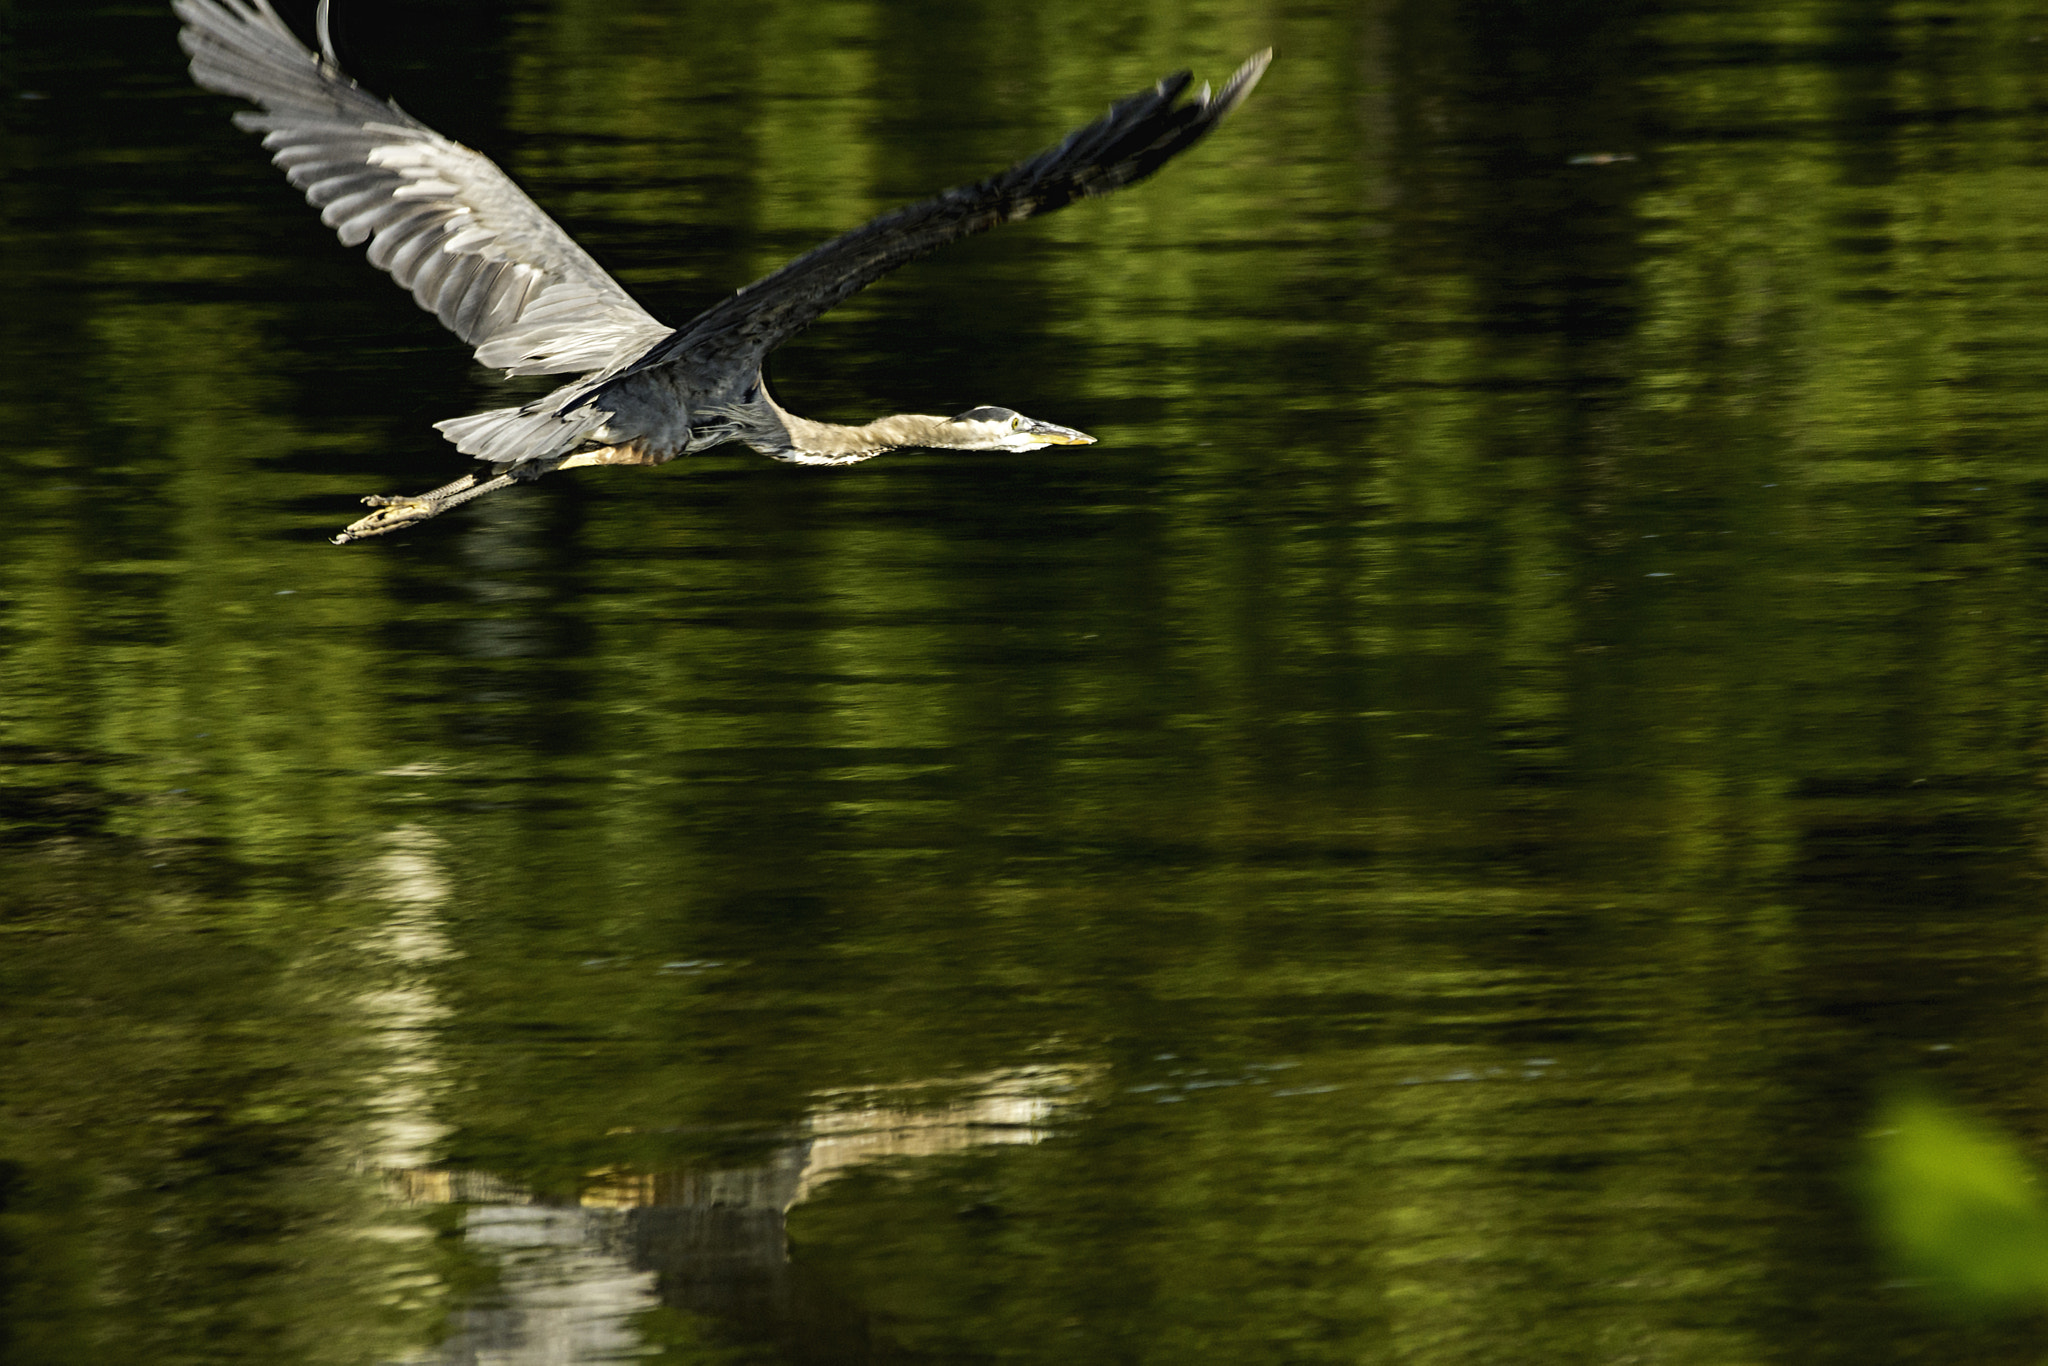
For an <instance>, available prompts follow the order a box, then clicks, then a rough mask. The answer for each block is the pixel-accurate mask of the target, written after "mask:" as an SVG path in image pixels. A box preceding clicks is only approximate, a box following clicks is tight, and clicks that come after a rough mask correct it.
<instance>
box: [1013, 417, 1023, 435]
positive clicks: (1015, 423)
mask: <svg viewBox="0 0 2048 1366" xmlns="http://www.w3.org/2000/svg"><path fill="white" fill-rule="evenodd" d="M1023 425H1024V419H1023V418H1021V417H1013V418H1011V419H1010V430H1011V431H1013V432H1014V431H1016V430H1017V429H1018V428H1019V427H1021V426H1023Z"/></svg>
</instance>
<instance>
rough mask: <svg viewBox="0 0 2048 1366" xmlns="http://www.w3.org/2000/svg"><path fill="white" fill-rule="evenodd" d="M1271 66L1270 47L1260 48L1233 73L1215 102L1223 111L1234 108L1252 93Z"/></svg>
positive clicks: (1271, 51)
mask: <svg viewBox="0 0 2048 1366" xmlns="http://www.w3.org/2000/svg"><path fill="white" fill-rule="evenodd" d="M1272 64H1273V49H1272V48H1270V47H1268V48H1261V49H1260V50H1259V51H1257V52H1254V53H1253V54H1252V55H1251V56H1249V57H1247V58H1245V60H1244V65H1243V66H1240V67H1239V68H1238V69H1237V70H1236V71H1235V72H1233V73H1232V74H1231V77H1230V80H1229V81H1227V82H1226V83H1225V84H1224V86H1223V93H1222V94H1221V95H1218V96H1217V97H1216V102H1217V103H1218V104H1220V105H1222V106H1223V108H1224V110H1225V111H1228V110H1231V109H1234V108H1236V107H1237V105H1239V104H1240V103H1242V102H1243V100H1244V97H1245V96H1247V95H1249V94H1251V93H1252V90H1253V88H1254V87H1255V86H1257V85H1258V83H1259V78H1260V77H1261V76H1263V75H1265V74H1266V68H1267V67H1269V66H1271V65H1272Z"/></svg>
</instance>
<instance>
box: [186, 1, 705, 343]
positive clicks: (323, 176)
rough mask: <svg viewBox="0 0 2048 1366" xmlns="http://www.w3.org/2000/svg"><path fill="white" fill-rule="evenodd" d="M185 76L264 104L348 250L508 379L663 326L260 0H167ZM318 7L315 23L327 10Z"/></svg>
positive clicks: (259, 120)
mask: <svg viewBox="0 0 2048 1366" xmlns="http://www.w3.org/2000/svg"><path fill="white" fill-rule="evenodd" d="M172 8H173V9H175V10H176V11H177V14H178V17H179V18H180V19H181V20H183V21H184V25H185V27H184V29H183V30H182V32H180V34H179V42H180V43H181V44H182V45H183V46H184V49H185V51H186V53H187V54H188V55H189V56H190V57H191V58H192V79H193V80H195V81H197V82H198V83H199V84H200V85H201V86H204V87H205V88H206V89H208V90H214V91H218V92H220V93H221V94H224V95H237V96H240V97H241V98H243V99H245V100H248V101H250V102H251V103H253V104H255V105H257V106H258V108H259V109H260V110H261V112H260V113H242V114H237V115H236V116H235V123H236V124H237V125H238V126H240V127H242V128H245V129H249V130H251V131H253V132H259V133H262V134H263V135H264V136H263V146H264V149H265V150H266V151H268V152H269V153H270V154H271V160H272V161H273V162H275V163H276V164H277V165H278V166H279V167H280V168H281V169H283V170H284V172H285V175H286V178H287V179H288V180H289V181H290V182H291V183H292V185H293V186H294V187H296V188H298V189H300V190H303V191H305V194H306V200H307V202H308V203H310V204H311V205H312V206H313V207H314V208H317V209H319V210H321V214H320V218H321V221H322V222H324V223H325V224H327V226H329V227H331V228H333V229H334V230H335V231H336V232H337V233H338V234H339V235H340V237H341V240H342V242H343V244H344V245H347V246H358V245H360V244H361V243H363V242H365V241H368V242H369V243H370V250H369V260H370V263H371V264H372V265H374V266H376V267H377V268H378V269H380V270H387V271H389V272H390V273H391V275H392V278H393V279H395V280H397V282H398V283H399V284H401V285H403V286H405V287H406V288H408V289H410V290H411V291H412V295H413V298H414V299H415V300H416V301H417V302H418V303H419V305H420V307H422V308H424V309H426V310H427V311H428V312H430V313H433V314H434V315H435V316H437V317H438V318H440V320H441V322H442V324H443V325H445V326H446V327H447V328H448V329H449V330H450V331H451V332H453V333H455V335H457V336H458V337H460V338H462V339H463V340H464V341H465V342H468V343H469V344H470V345H471V346H473V347H475V348H476V357H477V359H478V360H479V361H481V362H483V363H484V364H485V365H492V366H497V367H499V368H502V369H505V370H508V371H510V372H512V373H513V374H521V375H544V374H557V373H560V372H563V371H588V370H604V369H609V368H611V367H614V366H616V365H619V364H621V363H623V362H625V361H627V360H630V359H631V358H632V357H634V356H636V355H638V354H640V353H641V352H643V351H645V350H646V349H647V348H648V347H649V346H652V345H653V344H654V343H655V342H657V341H659V340H660V339H661V338H662V337H664V336H666V335H668V332H669V328H668V327H667V326H665V325H664V324H662V323H661V322H659V321H657V320H656V319H655V318H654V317H652V316H651V315H650V314H648V312H647V311H646V310H645V309H643V308H642V307H640V305H639V304H638V303H637V302H635V300H634V299H633V297H632V296H631V295H630V294H628V293H626V291H625V290H624V289H623V288H622V287H620V285H619V283H618V282H617V281H616V280H614V279H612V277H611V276H610V275H608V274H606V273H605V271H604V268H603V267H601V266H599V265H598V264H597V262H595V261H593V260H592V259H591V258H590V256H589V255H588V254H587V253H586V252H585V251H584V250H583V249H582V248H581V247H579V246H577V245H576V243H575V241H574V240H573V239H571V238H570V236H569V235H568V234H567V233H565V232H563V231H562V229H561V228H560V227H559V226H558V225H557V224H556V223H555V221H554V220H553V219H551V218H549V217H548V216H547V214H545V213H544V212H542V211H541V209H540V207H539V206H538V205H536V204H535V203H534V202H533V201H532V200H531V199H529V198H527V197H526V195H525V193H523V192H522V191H521V190H520V189H519V187H518V186H517V185H514V184H513V183H512V181H511V180H510V178H508V177H507V176H506V175H505V173H504V172H503V171H501V170H499V169H498V168H497V166H496V165H494V164H493V163H492V162H491V160H490V159H489V158H488V157H485V156H482V155H479V154H478V153H476V152H472V151H471V150H469V149H468V148H467V147H464V146H461V145H460V144H458V143H455V142H451V141H449V140H448V139H447V138H444V137H442V136H441V135H440V134H439V133H436V132H435V131H434V130H433V129H431V128H429V127H427V126H426V125H425V124H423V123H421V122H419V121H418V120H417V119H415V118H413V117H412V116H411V115H410V114H407V113H406V112H405V111H404V110H402V109H400V108H399V107H398V106H397V105H395V104H390V103H387V102H385V101H383V100H379V99H377V98H376V97H375V96H373V95H371V94H369V93H368V92H367V91H365V90H363V89H361V88H360V87H359V86H357V85H356V83H355V82H354V81H351V80H349V79H348V78H347V77H346V76H345V75H343V74H342V72H341V70H340V69H339V68H338V67H337V66H336V65H335V64H334V62H333V61H332V59H331V57H323V56H319V55H316V54H315V53H314V52H313V51H312V50H311V49H309V48H308V47H306V45H305V44H304V43H302V42H300V41H299V39H298V37H297V35H295V34H294V33H293V32H292V31H291V29H290V28H289V27H287V26H286V25H285V23H284V21H283V20H282V19H280V18H279V17H278V15H277V12H276V11H275V10H274V9H272V8H271V5H270V0H173V5H172ZM324 11H325V6H324V5H323V6H322V16H321V17H322V19H323V21H324V18H325V13H324Z"/></svg>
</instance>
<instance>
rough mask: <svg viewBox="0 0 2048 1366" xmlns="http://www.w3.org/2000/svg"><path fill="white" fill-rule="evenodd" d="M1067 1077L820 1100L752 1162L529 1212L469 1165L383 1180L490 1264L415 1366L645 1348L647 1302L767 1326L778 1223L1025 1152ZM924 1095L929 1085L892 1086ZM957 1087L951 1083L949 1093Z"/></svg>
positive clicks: (1043, 1075)
mask: <svg viewBox="0 0 2048 1366" xmlns="http://www.w3.org/2000/svg"><path fill="white" fill-rule="evenodd" d="M1075 1081H1076V1078H1075V1077H1074V1076H1073V1075H1072V1074H1071V1073H1069V1072H1067V1071H1065V1070H1063V1069H1056V1068H1023V1069H1018V1070H1016V1071H1011V1072H1002V1073H996V1074H992V1075H988V1076H984V1077H979V1078H975V1079H973V1080H972V1081H971V1082H970V1083H969V1085H970V1086H971V1087H972V1088H973V1089H972V1090H971V1091H970V1092H968V1093H967V1094H964V1095H957V1094H956V1097H955V1098H954V1099H951V1100H948V1101H945V1102H943V1103H938V1104H929V1105H924V1104H915V1103H910V1102H905V1101H899V1102H898V1103H896V1104H890V1103H889V1102H888V1099H887V1096H886V1094H885V1093H877V1092H874V1091H866V1092H838V1093H832V1094H828V1095H826V1096H823V1097H821V1098H820V1099H821V1103H820V1104H819V1106H818V1107H817V1108H816V1109H815V1110H814V1111H813V1112H812V1114H811V1116H810V1118H809V1120H808V1121H807V1123H806V1131H805V1133H804V1135H803V1136H802V1137H801V1138H799V1139H797V1140H794V1141H792V1142H790V1143H789V1144H787V1145H785V1146H784V1147H782V1148H780V1149H778V1150H777V1151H776V1153H775V1155H774V1157H773V1158H772V1159H770V1160H769V1161H768V1162H766V1163H763V1164H761V1165H759V1166H755V1167H746V1168H739V1169H735V1170H729V1171H700V1172H607V1173H603V1174H602V1175H601V1179H599V1180H598V1181H597V1182H596V1183H595V1184H594V1185H593V1186H592V1187H591V1188H590V1189H589V1190H588V1191H586V1192H585V1194H584V1195H583V1197H582V1200H581V1202H580V1203H579V1204H576V1205H540V1204H536V1203H534V1202H533V1199H532V1197H531V1196H529V1195H527V1194H526V1193H525V1192H522V1191H520V1190H519V1189H517V1188H516V1187H513V1186H510V1185H509V1184H507V1183H505V1182H503V1181H500V1180H498V1179H496V1178H494V1177H491V1176H489V1175H487V1174H485V1173H479V1172H450V1171H434V1170H420V1169H411V1170H399V1171H395V1172H393V1173H392V1179H393V1183H394V1185H395V1187H396V1190H397V1193H398V1195H399V1197H400V1199H401V1200H403V1201H404V1202H405V1203H407V1204H412V1205H423V1204H445V1203H451V1202H455V1201H462V1202H465V1203H467V1204H468V1206H469V1207H468V1208H467V1209H466V1210H465V1211H464V1213H463V1233H464V1236H465V1238H466V1239H467V1240H468V1242H469V1245H470V1247H471V1248H472V1249H474V1250H477V1251H480V1252H482V1253H484V1254H486V1255H487V1256H489V1257H490V1258H491V1259H492V1260H493V1261H495V1262H496V1263H497V1264H498V1267H499V1272H500V1279H499V1283H498V1286H497V1289H496V1291H495V1292H494V1293H493V1294H492V1295H491V1296H490V1298H489V1299H488V1300H487V1301H485V1302H482V1303H479V1304H475V1305H473V1306H471V1307H469V1308H467V1309H464V1310H462V1311H460V1312H459V1313H458V1314H457V1315H456V1316H455V1319H454V1322H453V1323H451V1325H450V1327H451V1329H452V1332H451V1334H450V1336H449V1338H448V1339H447V1340H446V1341H445V1342H443V1343H442V1344H441V1346H440V1347H439V1348H438V1349H437V1350H435V1351H433V1352H430V1353H427V1354H424V1355H421V1356H417V1357H413V1358H409V1359H408V1362H409V1363H416V1364H417V1366H427V1363H436V1364H437V1366H580V1364H581V1363H586V1362H610V1361H620V1360H625V1359H628V1358H632V1357H636V1356H639V1355H642V1354H643V1353H644V1351H645V1348H644V1347H643V1346H642V1343H641V1339H640V1337H639V1335H638V1333H637V1332H636V1331H635V1329H634V1326H633V1322H632V1320H633V1318H634V1316H635V1315H638V1314H641V1313H643V1312H645V1311H647V1310H649V1309H653V1308H655V1307H656V1306H657V1305H658V1304H662V1303H666V1304H667V1305H669V1306H670V1307H673V1308H678V1309H684V1310H689V1311H694V1312H697V1313H702V1314H708V1315H711V1316H714V1317H717V1318H722V1319H727V1320H739V1321H753V1322H760V1321H763V1320H766V1319H773V1318H775V1317H779V1313H780V1311H782V1310H783V1309H784V1308H785V1306H786V1302H787V1299H788V1287H787V1284H786V1279H785V1275H784V1272H785V1267H786V1264H787V1261H788V1255H787V1247H786V1241H785V1234H784V1218H785V1216H786V1215H787V1214H788V1212H789V1210H790V1209H791V1208H792V1207H793V1206H795V1205H797V1204H799V1203H801V1202H803V1201H804V1200H807V1199H809V1198H810V1197H811V1196H813V1195H815V1194H816V1193H817V1192H818V1191H819V1190H820V1189H821V1188H823V1186H824V1185H825V1184H826V1183H827V1182H829V1181H831V1180H832V1179H833V1178H834V1177H836V1176H839V1175H842V1174H844V1173H845V1172H847V1171H850V1170H852V1169H854V1168H856V1167H859V1166H861V1165H864V1164H867V1163H871V1162H876V1161H879V1160H882V1159H885V1158H915V1157H929V1156H933V1155H936V1154H940V1153H949V1152H958V1151H961V1150H963V1149H966V1148H971V1147H976V1146H979V1145H983V1144H990V1143H1035V1142H1037V1141H1038V1140H1039V1139H1041V1138H1043V1137H1044V1136H1045V1134H1046V1132H1047V1126H1048V1125H1049V1123H1050V1121H1051V1118H1052V1113H1053V1110H1054V1108H1055V1106H1056V1104H1057V1100H1056V1096H1057V1095H1058V1094H1059V1093H1062V1092H1065V1091H1069V1090H1071V1089H1072V1088H1073V1086H1074V1084H1075ZM904 1089H905V1090H911V1089H916V1090H927V1089H930V1088H929V1087H918V1088H904ZM949 1089H952V1090H954V1091H955V1092H956V1093H957V1091H958V1084H957V1083H956V1084H955V1086H954V1087H952V1088H949Z"/></svg>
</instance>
